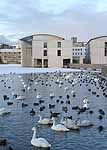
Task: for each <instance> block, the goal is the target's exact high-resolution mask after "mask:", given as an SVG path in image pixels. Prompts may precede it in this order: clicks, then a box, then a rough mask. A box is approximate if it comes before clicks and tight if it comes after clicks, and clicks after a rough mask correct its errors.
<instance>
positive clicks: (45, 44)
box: [43, 42, 61, 48]
mask: <svg viewBox="0 0 107 150" xmlns="http://www.w3.org/2000/svg"><path fill="white" fill-rule="evenodd" d="M47 45H48V44H47V42H44V45H43V47H44V48H47V47H48V46H47ZM57 47H58V48H61V42H57Z"/></svg>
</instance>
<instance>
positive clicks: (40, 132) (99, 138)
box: [0, 72, 107, 150]
mask: <svg viewBox="0 0 107 150" xmlns="http://www.w3.org/2000/svg"><path fill="white" fill-rule="evenodd" d="M97 79H98V80H97ZM56 81H58V82H60V83H56ZM59 84H60V85H61V87H59ZM24 85H26V87H25V88H24ZM102 86H103V88H102ZM28 87H30V89H27V88H28ZM65 87H68V90H65ZM22 89H25V92H23V91H22ZM89 89H91V91H89ZM103 90H104V91H103ZM71 91H74V92H75V97H73V95H72V92H71ZM92 91H94V92H96V94H92ZM13 92H14V94H17V95H23V96H25V97H26V98H25V100H23V101H21V100H16V98H15V97H14V96H13V95H12V93H13ZM104 92H105V94H106V95H107V81H102V80H101V79H100V78H99V77H98V76H97V74H94V73H76V72H75V73H74V72H73V73H72V72H70V73H66V72H65V73H41V74H39V73H38V74H21V75H17V74H9V75H1V76H0V108H2V107H4V108H7V109H8V110H9V111H10V112H11V113H10V114H8V115H4V116H0V137H2V138H6V139H7V140H8V142H9V143H8V145H10V146H11V147H12V148H13V149H14V150H39V148H36V147H33V146H32V145H31V142H30V141H31V139H32V135H33V132H32V127H33V126H36V127H37V137H43V138H45V139H47V140H48V141H49V143H50V144H51V145H52V146H51V148H50V149H51V150H91V149H92V150H100V149H102V150H107V97H106V96H105V95H103V93H104ZM38 93H39V94H40V95H41V96H42V99H43V100H44V103H42V104H39V106H34V105H33V104H34V103H35V102H37V103H39V100H38V99H37V98H36V96H37V94H38ZM50 93H54V95H55V97H54V98H53V99H51V98H50ZM3 95H7V96H8V97H9V99H8V100H5V101H4V99H3ZM67 95H69V96H70V98H69V99H67ZM97 95H99V97H97ZM59 96H62V98H60V97H59ZM85 96H87V98H88V100H89V107H90V109H89V110H93V112H94V113H93V114H92V115H91V114H89V113H88V114H87V113H86V112H85V113H83V114H81V115H80V118H81V119H86V118H88V119H90V120H91V121H92V122H93V123H94V126H93V127H91V128H81V129H80V131H70V132H67V133H65V132H54V131H53V130H52V129H51V126H46V125H38V123H37V121H38V120H39V117H38V115H37V114H41V116H42V117H43V118H45V117H50V109H49V104H53V105H55V108H53V109H51V110H52V111H55V112H60V113H61V114H60V115H59V117H58V118H57V119H56V121H57V123H59V121H60V119H61V117H62V116H72V117H73V119H77V117H78V114H77V111H76V110H72V107H73V106H79V107H82V105H83V97H85ZM57 100H59V103H57V102H56V101H57ZM68 100H69V101H70V104H67V103H66V101H68ZM61 101H63V102H64V103H63V104H61ZM7 102H13V105H7ZM22 103H25V104H28V106H27V107H23V108H22ZM42 106H44V107H45V109H44V110H43V111H40V107H42ZM65 106H66V107H67V108H68V111H67V113H65V112H64V111H62V107H65ZM32 108H33V109H34V110H35V112H36V115H34V116H31V115H30V111H31V109H32ZM99 109H103V110H104V112H105V115H104V116H103V119H102V120H99V119H98V116H99V112H98V110H99ZM89 110H88V111H89ZM100 125H102V126H103V127H104V130H103V131H101V132H99V130H98V126H100ZM5 149H8V146H6V147H2V146H0V150H5Z"/></svg>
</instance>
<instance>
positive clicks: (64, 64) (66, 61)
mask: <svg viewBox="0 0 107 150" xmlns="http://www.w3.org/2000/svg"><path fill="white" fill-rule="evenodd" d="M70 63H71V59H63V67H64V68H69V67H70Z"/></svg>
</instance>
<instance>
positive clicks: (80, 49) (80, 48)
mask: <svg viewBox="0 0 107 150" xmlns="http://www.w3.org/2000/svg"><path fill="white" fill-rule="evenodd" d="M72 50H73V51H82V50H83V49H82V48H80V49H74V48H73V49H72ZM85 51H86V49H85Z"/></svg>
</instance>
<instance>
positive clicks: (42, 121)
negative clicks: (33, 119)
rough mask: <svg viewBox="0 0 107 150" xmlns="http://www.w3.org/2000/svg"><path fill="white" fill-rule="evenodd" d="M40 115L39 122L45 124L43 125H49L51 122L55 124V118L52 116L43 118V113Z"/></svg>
mask: <svg viewBox="0 0 107 150" xmlns="http://www.w3.org/2000/svg"><path fill="white" fill-rule="evenodd" d="M38 116H39V117H40V119H39V121H38V123H39V124H43V125H49V124H53V120H52V119H50V118H44V119H42V116H41V115H38Z"/></svg>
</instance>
